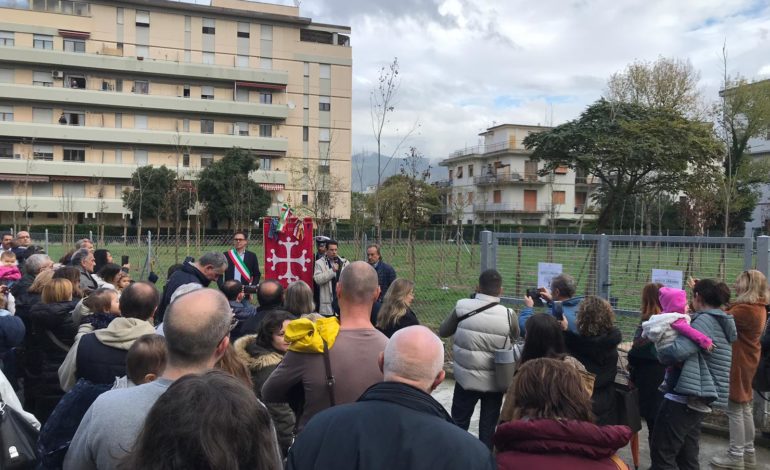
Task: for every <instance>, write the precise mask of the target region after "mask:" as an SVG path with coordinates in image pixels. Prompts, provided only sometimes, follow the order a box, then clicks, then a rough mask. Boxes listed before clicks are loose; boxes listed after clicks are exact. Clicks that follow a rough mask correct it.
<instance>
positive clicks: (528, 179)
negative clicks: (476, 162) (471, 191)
mask: <svg viewBox="0 0 770 470" xmlns="http://www.w3.org/2000/svg"><path fill="white" fill-rule="evenodd" d="M549 181H553V176H552V175H549V176H545V177H540V176H538V174H537V173H524V175H523V176H522V175H521V173H498V174H495V175H485V176H476V177H475V178H473V183H474V184H475V185H476V186H489V185H497V184H517V183H518V184H546V183H548V182H549Z"/></svg>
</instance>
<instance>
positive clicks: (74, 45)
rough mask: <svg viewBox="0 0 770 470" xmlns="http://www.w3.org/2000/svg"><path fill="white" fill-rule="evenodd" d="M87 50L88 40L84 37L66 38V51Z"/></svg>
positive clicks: (81, 51) (82, 51)
mask: <svg viewBox="0 0 770 470" xmlns="http://www.w3.org/2000/svg"><path fill="white" fill-rule="evenodd" d="M85 51H86V42H85V41H84V40H82V39H65V40H64V52H79V53H84V52H85Z"/></svg>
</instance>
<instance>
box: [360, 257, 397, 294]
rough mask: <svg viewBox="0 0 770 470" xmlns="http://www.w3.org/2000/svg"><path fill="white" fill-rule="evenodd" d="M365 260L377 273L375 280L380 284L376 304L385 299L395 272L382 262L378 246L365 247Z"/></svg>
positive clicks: (394, 277) (394, 278)
mask: <svg viewBox="0 0 770 470" xmlns="http://www.w3.org/2000/svg"><path fill="white" fill-rule="evenodd" d="M366 260H367V261H368V262H369V264H370V265H372V267H373V268H374V270H375V271H377V279H378V281H379V284H380V297H379V298H378V299H377V301H378V302H382V298H383V297H385V293H386V292H388V287H390V285H391V284H393V281H395V280H396V270H395V269H393V266H391V265H389V264H387V263H385V262H384V261H383V260H382V255H381V254H380V245H377V244H376V243H373V244H371V245H369V246H368V247H366Z"/></svg>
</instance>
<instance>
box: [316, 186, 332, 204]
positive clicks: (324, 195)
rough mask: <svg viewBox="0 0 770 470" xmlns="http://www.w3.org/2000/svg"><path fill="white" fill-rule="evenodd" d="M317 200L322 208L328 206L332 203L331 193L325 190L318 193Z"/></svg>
mask: <svg viewBox="0 0 770 470" xmlns="http://www.w3.org/2000/svg"><path fill="white" fill-rule="evenodd" d="M316 199H318V204H320V205H321V206H328V205H329V203H330V202H331V197H330V194H329V191H326V190H323V191H318V194H317V195H316Z"/></svg>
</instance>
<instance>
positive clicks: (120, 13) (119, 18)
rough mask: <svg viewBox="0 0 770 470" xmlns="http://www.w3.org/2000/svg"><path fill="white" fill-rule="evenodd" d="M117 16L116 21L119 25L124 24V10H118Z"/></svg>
mask: <svg viewBox="0 0 770 470" xmlns="http://www.w3.org/2000/svg"><path fill="white" fill-rule="evenodd" d="M115 15H116V16H115V21H116V22H117V23H118V24H123V8H116V9H115Z"/></svg>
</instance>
